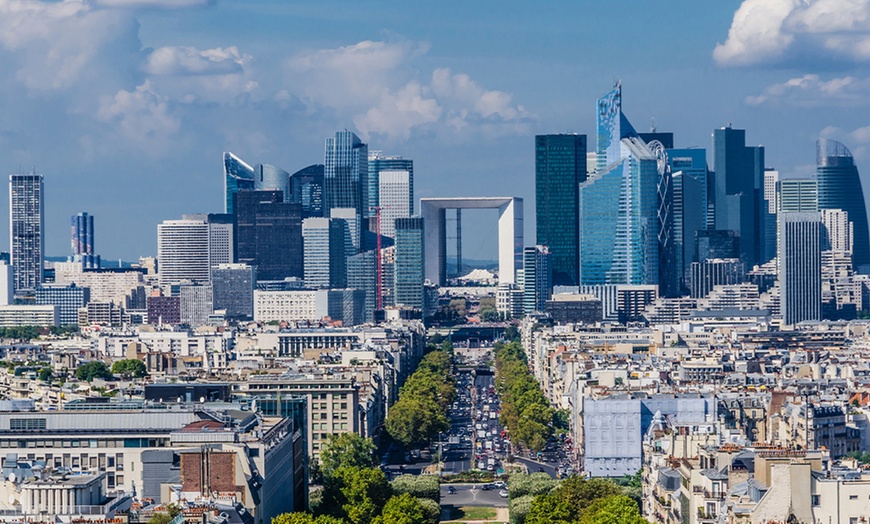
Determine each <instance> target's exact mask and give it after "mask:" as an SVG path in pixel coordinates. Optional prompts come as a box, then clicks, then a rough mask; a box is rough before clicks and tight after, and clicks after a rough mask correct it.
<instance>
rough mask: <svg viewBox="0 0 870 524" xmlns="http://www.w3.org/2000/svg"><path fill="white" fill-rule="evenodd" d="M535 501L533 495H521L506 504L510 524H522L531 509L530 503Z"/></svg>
mask: <svg viewBox="0 0 870 524" xmlns="http://www.w3.org/2000/svg"><path fill="white" fill-rule="evenodd" d="M534 500H535V497H534V496H533V495H523V496H522V497H517V498H515V499H510V502H508V513H509V514H510V521H511V524H523V523H524V522H525V521H526V515H528V513H529V510H530V509H531V507H532V502H533V501H534Z"/></svg>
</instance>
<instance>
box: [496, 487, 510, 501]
mask: <svg viewBox="0 0 870 524" xmlns="http://www.w3.org/2000/svg"><path fill="white" fill-rule="evenodd" d="M498 496H499V497H501V498H503V499H506V498H508V492H507V490H506V489H503V490H501V491H499V492H498Z"/></svg>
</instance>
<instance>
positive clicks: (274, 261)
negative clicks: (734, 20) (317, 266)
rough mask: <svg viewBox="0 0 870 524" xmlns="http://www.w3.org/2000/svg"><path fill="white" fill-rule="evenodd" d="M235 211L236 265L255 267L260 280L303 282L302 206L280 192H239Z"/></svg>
mask: <svg viewBox="0 0 870 524" xmlns="http://www.w3.org/2000/svg"><path fill="white" fill-rule="evenodd" d="M235 209H236V215H235V217H236V220H235V227H236V229H235V241H236V262H239V263H242V264H249V265H251V266H255V267H256V268H257V278H258V279H261V280H283V279H285V278H288V277H297V278H301V277H302V275H303V271H304V270H303V265H302V260H303V251H302V206H301V205H300V204H296V203H292V202H285V201H284V193H283V192H281V191H277V190H265V191H240V192H238V193H237V194H236V197H235Z"/></svg>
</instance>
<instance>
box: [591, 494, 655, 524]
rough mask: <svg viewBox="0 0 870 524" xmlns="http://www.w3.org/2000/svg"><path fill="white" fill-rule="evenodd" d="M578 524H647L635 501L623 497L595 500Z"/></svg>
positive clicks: (615, 496) (614, 496)
mask: <svg viewBox="0 0 870 524" xmlns="http://www.w3.org/2000/svg"><path fill="white" fill-rule="evenodd" d="M580 524H649V523H648V522H647V521H646V519H644V518H643V517H642V516H641V514H640V508H638V505H637V503H636V502H635V501H633V500H632V499H630V498H629V497H626V496H625V495H613V496H610V497H605V498H600V499H598V500H595V501H594V502H593V503H592V504H590V505H589V507H588V508H587V509H586V511H585V512H584V513H583V517H582V518H581V519H580Z"/></svg>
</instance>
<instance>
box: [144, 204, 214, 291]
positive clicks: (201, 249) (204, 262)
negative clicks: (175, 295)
mask: <svg viewBox="0 0 870 524" xmlns="http://www.w3.org/2000/svg"><path fill="white" fill-rule="evenodd" d="M208 246H209V227H208V221H207V220H199V219H197V220H184V219H182V220H164V221H163V222H162V223H160V224H157V261H158V264H159V266H160V273H159V276H160V285H161V286H166V285H169V284H172V283H174V282H181V281H182V280H190V281H193V282H208V279H209V269H210V266H209V250H208Z"/></svg>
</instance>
